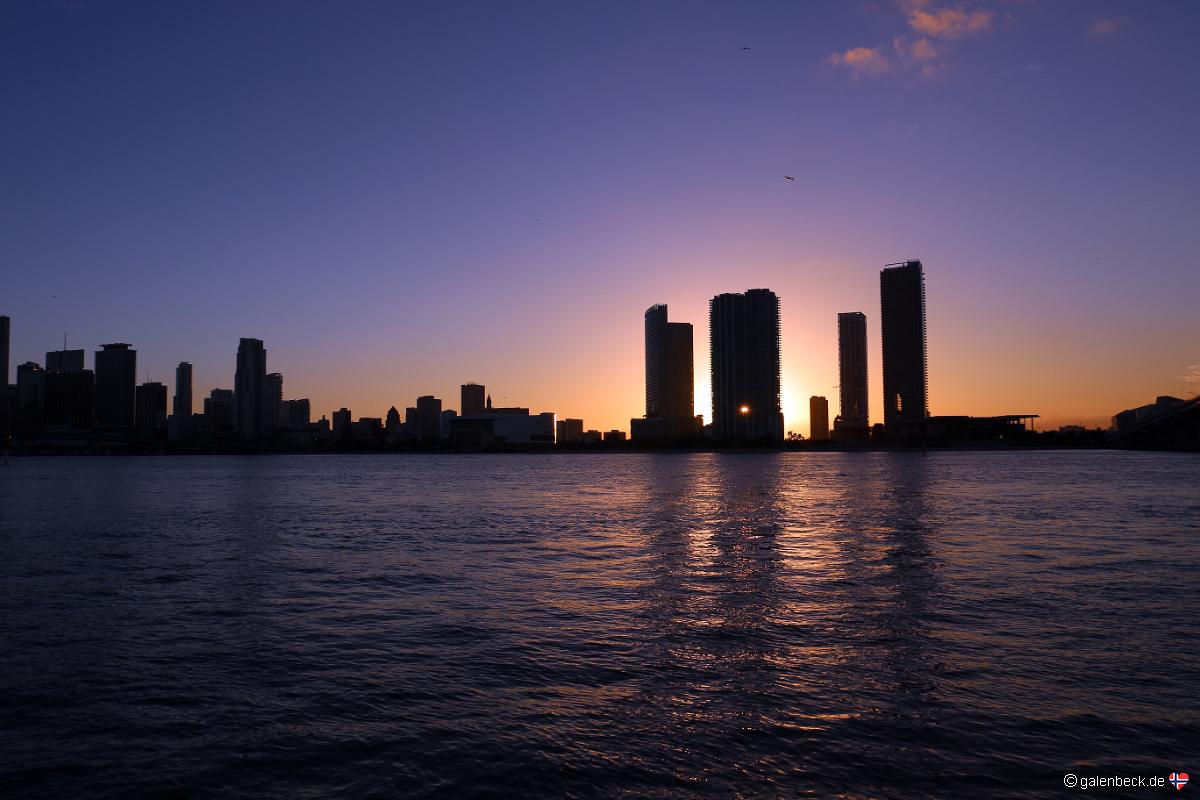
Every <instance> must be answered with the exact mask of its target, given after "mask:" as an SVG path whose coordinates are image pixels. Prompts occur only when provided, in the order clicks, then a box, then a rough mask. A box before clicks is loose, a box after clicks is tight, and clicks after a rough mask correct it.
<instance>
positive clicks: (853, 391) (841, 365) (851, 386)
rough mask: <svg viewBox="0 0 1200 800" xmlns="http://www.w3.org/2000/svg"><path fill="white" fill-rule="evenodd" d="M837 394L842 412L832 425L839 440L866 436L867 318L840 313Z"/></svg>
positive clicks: (859, 314)
mask: <svg viewBox="0 0 1200 800" xmlns="http://www.w3.org/2000/svg"><path fill="white" fill-rule="evenodd" d="M838 384H839V385H840V388H839V390H838V394H839V395H840V397H839V400H840V402H841V413H840V414H839V415H838V416H837V419H835V420H834V422H833V427H834V431H835V432H836V434H837V435H838V437H839V438H847V439H856V438H863V437H865V436H866V435H867V429H868V421H867V420H868V418H867V315H866V314H864V313H862V312H861V311H847V312H845V313H842V314H838Z"/></svg>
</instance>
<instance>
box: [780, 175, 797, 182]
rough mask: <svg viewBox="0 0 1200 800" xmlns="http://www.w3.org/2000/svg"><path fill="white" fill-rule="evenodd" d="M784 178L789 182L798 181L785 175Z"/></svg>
mask: <svg viewBox="0 0 1200 800" xmlns="http://www.w3.org/2000/svg"><path fill="white" fill-rule="evenodd" d="M783 178H784V180H788V181H794V180H796V179H795V178H793V177H792V176H791V175H784V176H783Z"/></svg>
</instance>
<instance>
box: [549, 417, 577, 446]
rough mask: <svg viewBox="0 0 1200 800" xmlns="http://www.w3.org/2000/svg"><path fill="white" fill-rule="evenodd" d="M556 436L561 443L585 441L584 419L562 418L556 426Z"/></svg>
mask: <svg viewBox="0 0 1200 800" xmlns="http://www.w3.org/2000/svg"><path fill="white" fill-rule="evenodd" d="M554 438H555V440H556V441H557V442H558V443H559V444H579V443H581V442H583V420H581V419H571V418H570V417H568V418H567V419H560V420H559V421H558V422H557V423H555V426H554Z"/></svg>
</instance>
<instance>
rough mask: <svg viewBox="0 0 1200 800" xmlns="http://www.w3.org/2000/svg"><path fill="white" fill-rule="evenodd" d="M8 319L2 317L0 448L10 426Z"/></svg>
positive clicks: (0, 322)
mask: <svg viewBox="0 0 1200 800" xmlns="http://www.w3.org/2000/svg"><path fill="white" fill-rule="evenodd" d="M8 325H9V319H8V317H3V316H0V447H3V446H4V437H5V436H6V435H7V434H8V432H9V425H8V405H9V396H8V394H9V393H8V333H9V331H8Z"/></svg>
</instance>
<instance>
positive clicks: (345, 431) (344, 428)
mask: <svg viewBox="0 0 1200 800" xmlns="http://www.w3.org/2000/svg"><path fill="white" fill-rule="evenodd" d="M332 420H333V438H334V439H335V440H337V441H344V440H346V439H349V438H350V424H351V418H350V409H348V408H339V409H338V410H337V411H335V412H333V414H332Z"/></svg>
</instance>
